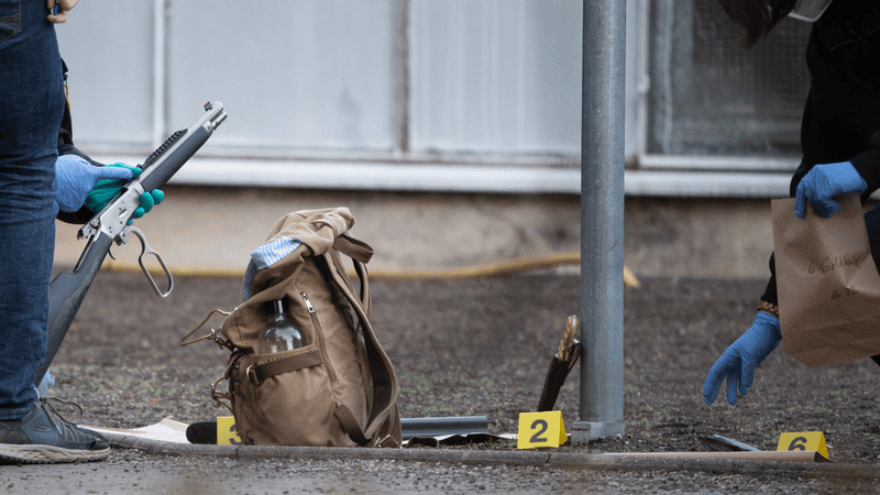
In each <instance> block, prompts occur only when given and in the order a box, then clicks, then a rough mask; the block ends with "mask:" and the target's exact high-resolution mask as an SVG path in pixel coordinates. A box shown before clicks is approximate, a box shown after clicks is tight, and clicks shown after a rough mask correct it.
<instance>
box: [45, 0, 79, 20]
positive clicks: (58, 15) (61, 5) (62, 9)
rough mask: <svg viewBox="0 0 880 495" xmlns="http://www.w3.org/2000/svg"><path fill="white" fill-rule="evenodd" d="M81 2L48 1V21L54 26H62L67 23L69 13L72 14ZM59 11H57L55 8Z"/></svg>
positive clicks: (71, 0)
mask: <svg viewBox="0 0 880 495" xmlns="http://www.w3.org/2000/svg"><path fill="white" fill-rule="evenodd" d="M78 1H79V0H46V8H47V9H49V15H48V16H47V17H46V19H47V20H48V21H49V22H51V23H52V24H62V23H65V22H67V13H68V12H70V11H71V10H72V9H73V8H74V7H76V3H77V2H78ZM56 5H57V6H58V10H57V11H56V10H55V6H56Z"/></svg>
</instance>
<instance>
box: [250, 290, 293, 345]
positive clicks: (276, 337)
mask: <svg viewBox="0 0 880 495" xmlns="http://www.w3.org/2000/svg"><path fill="white" fill-rule="evenodd" d="M272 309H273V313H272V315H271V316H269V325H268V326H267V327H266V329H265V330H263V333H261V334H260V340H259V341H258V342H257V348H256V352H257V354H270V353H273V352H284V351H289V350H292V349H297V348H299V347H302V346H303V336H302V333H301V332H300V331H299V330H297V328H296V327H295V326H294V325H293V322H292V321H291V320H290V317H289V316H287V312H286V311H284V302H283V301H281V300H277V301H272Z"/></svg>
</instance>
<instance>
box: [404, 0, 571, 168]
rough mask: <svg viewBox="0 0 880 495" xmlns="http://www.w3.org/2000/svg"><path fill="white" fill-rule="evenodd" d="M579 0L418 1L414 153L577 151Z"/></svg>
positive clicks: (413, 9) (413, 37) (413, 30)
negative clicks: (573, 0)
mask: <svg viewBox="0 0 880 495" xmlns="http://www.w3.org/2000/svg"><path fill="white" fill-rule="evenodd" d="M582 12H583V5H582V3H581V2H576V1H575V2H572V1H559V0H540V1H538V0H482V1H479V2H473V1H466V0H454V1H453V0H450V1H442V2H438V1H436V0H412V2H411V4H410V14H411V17H410V32H409V39H410V43H411V47H410V53H411V57H410V70H411V83H412V86H411V98H412V100H411V107H410V108H411V115H410V118H411V130H410V136H411V144H412V148H413V150H414V151H476V152H503V153H509V152H530V153H532V152H533V153H544V152H550V153H565V154H579V153H580V136H581V132H580V128H581V124H580V114H581V96H580V92H581V81H582V75H581V65H582V62H581V46H582V36H581V24H582V22H583V13H582Z"/></svg>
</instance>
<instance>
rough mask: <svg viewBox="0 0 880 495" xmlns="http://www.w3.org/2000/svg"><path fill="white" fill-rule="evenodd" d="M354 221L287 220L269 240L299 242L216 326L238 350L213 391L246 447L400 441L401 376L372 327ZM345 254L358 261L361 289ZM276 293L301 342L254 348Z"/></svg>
mask: <svg viewBox="0 0 880 495" xmlns="http://www.w3.org/2000/svg"><path fill="white" fill-rule="evenodd" d="M353 224H354V218H352V216H351V213H350V212H349V211H348V209H346V208H336V209H327V210H311V211H300V212H296V213H291V214H288V215H286V216H285V217H283V218H281V219H280V220H279V221H278V223H277V224H276V225H275V227H274V228H273V229H272V232H271V233H270V234H269V238H268V240H267V243H269V242H272V241H275V240H278V239H282V238H287V239H292V240H296V241H298V242H301V245H299V246H298V247H297V248H296V249H295V250H294V251H293V252H292V253H290V254H287V255H286V256H284V257H283V258H281V259H280V260H279V261H277V262H275V263H274V264H272V265H271V266H268V267H267V268H264V269H262V270H259V271H257V272H256V275H255V276H254V277H253V282H252V283H251V284H250V293H251V294H252V295H251V297H250V298H249V299H247V300H246V301H245V302H244V303H243V304H242V305H241V306H239V307H237V308H236V309H235V310H234V311H233V312H232V313H231V314H229V315H228V316H227V318H226V319H225V320H224V321H223V325H222V327H221V328H220V329H219V334H221V335H222V336H221V335H218V331H217V330H215V331H213V332H212V335H213V338H214V340H215V341H217V342H218V343H220V344H221V345H222V346H223V347H226V348H227V349H229V350H230V351H232V354H231V355H230V357H229V361H228V365H227V367H226V372H225V374H224V376H223V377H221V378H220V379H219V380H217V382H215V383H214V386H213V388H212V392H211V396H212V398H213V399H214V400H215V401H217V402H218V403H219V404H221V405H223V406H225V407H227V408H229V409H230V410H231V411H232V414H233V415H234V416H235V424H236V431H237V433H238V435H239V436H240V437H241V439H242V441H243V442H244V443H246V444H253V445H307V446H357V445H361V446H381V447H398V446H400V444H401V429H400V417H399V415H398V411H397V404H396V401H397V377H396V375H395V373H394V368H393V367H392V365H391V362H390V360H389V359H388V356H387V355H386V354H385V351H384V350H383V349H382V346H381V345H379V342H378V341H377V339H376V335H375V333H374V332H373V327H372V326H371V325H370V292H369V281H368V276H367V270H366V267H365V263H367V262H368V261H369V259H370V257H371V256H372V254H373V250H372V248H370V246H368V245H366V244H365V243H363V242H361V241H358V240H355V239H353V238H351V237H349V236H348V235H346V232H347V231H348V230H349V229H350V228H351V227H352V225H353ZM339 253H342V254H345V255H347V256H348V257H350V258H351V259H352V261H353V262H354V269H355V272H356V273H357V275H358V278H359V279H360V291H359V294H356V293H355V289H354V287H353V285H352V283H351V280H350V279H349V278H348V276H347V274H346V271H345V270H344V269H343V267H342V264H341V262H340V257H339ZM246 278H247V277H246ZM247 289H248V287H245V290H246V291H247ZM280 299H283V300H284V301H285V302H286V305H285V306H286V308H287V313H288V315H289V316H290V317H291V319H292V320H293V323H294V325H295V326H296V327H297V328H298V329H299V330H300V332H301V333H302V334H303V338H304V341H305V342H304V344H305V345H304V346H303V347H301V348H298V349H294V350H290V351H284V352H279V353H273V354H263V355H259V354H255V353H254V348H255V344H256V342H257V339H258V337H259V334H260V332H261V331H262V330H263V328H265V326H266V318H267V316H268V315H267V313H266V306H267V303H269V302H271V301H275V300H280ZM200 340H201V339H200ZM224 379H228V380H229V393H228V394H225V393H220V392H218V391H217V386H218V384H219V383H220V382H222V381H223V380H224Z"/></svg>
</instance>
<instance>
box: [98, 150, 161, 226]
mask: <svg viewBox="0 0 880 495" xmlns="http://www.w3.org/2000/svg"><path fill="white" fill-rule="evenodd" d="M111 167H112V168H117V169H124V170H130V171H131V177H135V178H136V177H139V176H140V175H141V173H142V172H143V170H141V169H139V168H137V167H129V166H128V165H125V164H123V163H113V164H111V165H107V166H106V167H104V168H111ZM131 177H129V178H131ZM127 183H128V181H127V180H118V179H106V180H101V181H98V183H97V184H95V186H94V187H93V188H92V190H91V191H90V192H89V194H88V196H87V197H86V200H85V205H86V207H87V208H88V209H89V210H91V211H92V212H94V213H97V212H99V211H101V209H102V208H104V206H105V205H107V203H108V202H109V201H110V200H111V199H113V198H114V197H115V196H116V194H117V193H118V192H119V190H120V189H122V188H123V187H124V186H125V184H127ZM164 198H165V193H164V192H163V191H162V190H161V189H153V190H152V191H149V192H145V193H143V194H141V202H140V206H139V207H138V208H137V209H135V210H134V214H133V215H132V218H141V217H142V216H144V214H145V213H147V212H148V211H150V210H152V209H153V206H155V205H157V204H159V203H161V202H162V199H164ZM128 224H129V225H131V220H129V221H128Z"/></svg>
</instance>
